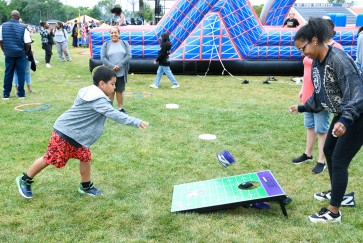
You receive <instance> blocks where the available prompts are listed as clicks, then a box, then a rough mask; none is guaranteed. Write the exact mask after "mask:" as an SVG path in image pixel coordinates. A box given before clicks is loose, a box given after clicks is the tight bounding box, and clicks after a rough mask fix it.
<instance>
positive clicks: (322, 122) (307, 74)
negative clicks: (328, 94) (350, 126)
mask: <svg viewBox="0 0 363 243" xmlns="http://www.w3.org/2000/svg"><path fill="white" fill-rule="evenodd" d="M323 19H324V20H325V22H326V24H327V26H328V27H329V29H330V32H331V34H330V35H329V36H328V39H327V40H326V41H325V43H326V44H327V45H330V46H334V47H337V48H339V49H341V50H343V47H342V45H340V44H339V43H337V42H335V41H334V40H333V36H335V34H336V32H335V30H334V27H335V26H334V23H333V21H332V20H331V19H330V17H329V16H324V17H323ZM303 64H304V77H303V80H304V82H303V85H302V87H301V90H300V92H299V98H300V101H301V103H302V104H304V103H305V102H306V101H307V100H308V99H309V98H310V96H311V95H312V94H313V92H314V84H313V81H312V77H311V71H312V64H313V60H312V59H310V58H308V57H307V56H305V57H304V60H303ZM329 121H330V113H329V112H328V111H326V110H324V111H321V112H318V113H312V112H304V125H305V128H306V129H307V133H306V147H305V153H303V154H302V155H301V156H300V157H298V158H295V159H293V160H292V162H293V163H294V164H301V163H304V162H307V161H312V160H313V155H312V152H313V149H314V144H315V140H316V137H318V152H319V154H318V155H319V156H318V161H317V162H316V165H315V167H314V168H313V170H312V173H313V174H320V173H323V172H324V170H325V168H326V164H325V155H324V151H323V148H324V143H325V139H326V136H327V132H328V129H329Z"/></svg>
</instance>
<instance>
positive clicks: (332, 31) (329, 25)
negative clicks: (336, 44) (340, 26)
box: [324, 19, 337, 39]
mask: <svg viewBox="0 0 363 243" xmlns="http://www.w3.org/2000/svg"><path fill="white" fill-rule="evenodd" d="M324 21H325V22H326V23H327V25H328V27H329V29H330V37H329V38H328V39H330V38H332V37H333V36H334V35H336V33H337V32H336V31H335V30H334V28H335V25H334V22H333V20H331V19H324Z"/></svg>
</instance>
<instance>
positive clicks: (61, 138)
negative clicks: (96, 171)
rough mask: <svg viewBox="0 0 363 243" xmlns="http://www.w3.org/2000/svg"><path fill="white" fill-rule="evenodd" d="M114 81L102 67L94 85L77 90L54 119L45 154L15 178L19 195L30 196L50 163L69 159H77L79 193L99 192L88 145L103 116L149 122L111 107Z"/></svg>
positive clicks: (143, 125)
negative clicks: (36, 181) (79, 182)
mask: <svg viewBox="0 0 363 243" xmlns="http://www.w3.org/2000/svg"><path fill="white" fill-rule="evenodd" d="M115 82H116V75H115V72H114V71H112V70H111V69H108V68H106V67H102V66H101V67H98V68H97V69H96V70H95V71H94V73H93V85H91V86H88V87H84V88H82V89H80V90H79V92H78V95H77V97H76V99H75V101H74V104H73V106H72V107H71V108H69V109H68V110H67V111H65V112H64V113H63V114H62V115H61V116H60V117H58V119H57V120H56V121H55V123H54V125H53V133H52V135H51V137H50V141H49V144H48V149H47V151H46V153H45V155H43V156H42V157H40V158H38V159H37V160H35V161H34V163H33V164H32V165H31V166H30V167H29V169H28V171H27V172H26V173H24V174H23V175H20V176H18V177H17V178H16V180H15V182H16V185H17V187H18V191H19V193H20V195H21V196H23V197H24V198H27V199H30V198H32V197H33V193H32V190H31V184H32V183H33V179H34V177H35V176H36V175H37V174H39V172H41V171H42V170H44V169H45V168H46V167H48V166H49V165H54V166H55V167H57V168H62V167H64V166H65V165H66V164H67V162H68V160H69V159H71V158H74V159H78V160H79V161H80V164H79V171H80V174H81V184H80V187H79V188H78V192H79V193H80V194H84V195H90V196H98V195H100V194H102V193H101V191H100V190H99V189H97V188H96V187H95V186H94V185H93V182H92V181H91V163H90V162H91V157H92V156H91V150H90V146H91V145H92V144H94V143H95V142H96V141H97V140H98V139H99V138H100V137H101V134H102V132H103V130H104V126H105V122H106V119H107V118H110V119H112V120H114V121H116V122H118V123H120V124H124V125H129V126H134V127H139V128H141V129H143V128H146V127H148V126H149V123H148V122H146V121H142V120H140V119H137V118H135V117H131V116H128V115H126V114H124V113H121V112H118V111H117V110H115V109H114V108H113V107H112V105H111V102H110V99H109V98H108V96H109V95H110V94H111V93H113V92H114V89H115Z"/></svg>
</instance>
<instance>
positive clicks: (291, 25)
mask: <svg viewBox="0 0 363 243" xmlns="http://www.w3.org/2000/svg"><path fill="white" fill-rule="evenodd" d="M299 25H300V23H299V21H298V20H297V19H295V13H293V12H290V13H289V17H288V18H287V19H286V20H285V22H284V25H283V26H282V27H285V26H287V27H288V28H296V27H298V26H299Z"/></svg>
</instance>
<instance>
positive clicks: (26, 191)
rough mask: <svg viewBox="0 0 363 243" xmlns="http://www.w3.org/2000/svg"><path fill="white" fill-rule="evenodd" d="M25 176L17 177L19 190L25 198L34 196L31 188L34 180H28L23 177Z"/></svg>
mask: <svg viewBox="0 0 363 243" xmlns="http://www.w3.org/2000/svg"><path fill="white" fill-rule="evenodd" d="M22 177H23V176H18V177H16V179H15V182H16V184H17V185H18V190H19V193H20V195H22V196H23V197H24V198H33V193H32V190H31V184H32V183H33V181H32V180H26V181H24V180H23V179H21V178H22Z"/></svg>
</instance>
